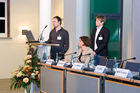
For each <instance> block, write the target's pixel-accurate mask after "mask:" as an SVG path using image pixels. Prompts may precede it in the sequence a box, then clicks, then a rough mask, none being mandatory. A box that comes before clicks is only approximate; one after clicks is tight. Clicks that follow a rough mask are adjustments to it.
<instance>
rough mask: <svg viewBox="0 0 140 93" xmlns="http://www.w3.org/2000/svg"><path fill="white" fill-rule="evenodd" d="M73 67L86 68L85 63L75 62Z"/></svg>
mask: <svg viewBox="0 0 140 93" xmlns="http://www.w3.org/2000/svg"><path fill="white" fill-rule="evenodd" d="M72 68H73V69H80V70H83V69H84V68H85V64H83V63H74V64H73V66H72Z"/></svg>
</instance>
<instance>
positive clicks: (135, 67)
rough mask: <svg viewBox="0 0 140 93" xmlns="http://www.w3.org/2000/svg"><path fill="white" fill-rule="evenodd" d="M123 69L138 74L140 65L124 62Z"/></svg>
mask: <svg viewBox="0 0 140 93" xmlns="http://www.w3.org/2000/svg"><path fill="white" fill-rule="evenodd" d="M125 69H129V70H130V71H135V72H139V69H140V63H136V62H126V65H125Z"/></svg>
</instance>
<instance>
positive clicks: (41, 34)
mask: <svg viewBox="0 0 140 93" xmlns="http://www.w3.org/2000/svg"><path fill="white" fill-rule="evenodd" d="M47 26H48V25H46V26H45V27H44V29H43V30H42V32H41V33H40V35H39V41H40V40H42V36H43V32H44V31H45V29H46V28H47Z"/></svg>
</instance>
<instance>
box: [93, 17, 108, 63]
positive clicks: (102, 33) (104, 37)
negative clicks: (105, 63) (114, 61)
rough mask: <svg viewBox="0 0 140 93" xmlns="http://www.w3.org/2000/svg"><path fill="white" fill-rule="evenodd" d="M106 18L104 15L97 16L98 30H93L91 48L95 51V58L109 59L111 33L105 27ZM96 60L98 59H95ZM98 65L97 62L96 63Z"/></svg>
mask: <svg viewBox="0 0 140 93" xmlns="http://www.w3.org/2000/svg"><path fill="white" fill-rule="evenodd" d="M105 21H106V17H105V16H104V15H98V16H96V28H94V29H93V31H92V34H91V43H92V44H91V48H92V49H93V51H94V56H96V57H97V56H99V55H100V56H104V57H108V42H109V37H110V32H109V30H108V29H107V28H105V27H104V23H105ZM95 60H96V58H95ZM95 65H97V62H96V63H95Z"/></svg>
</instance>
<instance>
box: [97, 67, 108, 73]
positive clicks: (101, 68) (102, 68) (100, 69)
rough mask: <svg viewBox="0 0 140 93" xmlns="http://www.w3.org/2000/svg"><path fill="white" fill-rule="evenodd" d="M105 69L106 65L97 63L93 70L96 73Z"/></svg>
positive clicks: (103, 71)
mask: <svg viewBox="0 0 140 93" xmlns="http://www.w3.org/2000/svg"><path fill="white" fill-rule="evenodd" d="M106 70H107V67H106V66H102V65H97V66H96V67H95V71H94V72H96V73H105V72H106Z"/></svg>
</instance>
